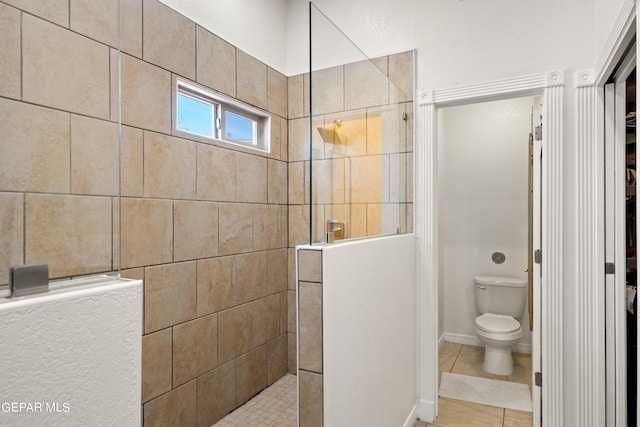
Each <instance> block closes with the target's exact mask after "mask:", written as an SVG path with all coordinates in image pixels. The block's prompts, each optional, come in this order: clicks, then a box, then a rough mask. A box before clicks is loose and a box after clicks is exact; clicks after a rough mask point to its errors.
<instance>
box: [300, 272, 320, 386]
mask: <svg viewBox="0 0 640 427" xmlns="http://www.w3.org/2000/svg"><path fill="white" fill-rule="evenodd" d="M298 293H299V298H298V322H299V330H298V337H299V345H300V350H299V353H300V354H299V358H300V359H299V360H298V363H299V364H300V369H304V370H307V371H313V372H317V373H322V285H321V284H319V283H310V282H302V281H301V282H300V285H299V287H298Z"/></svg>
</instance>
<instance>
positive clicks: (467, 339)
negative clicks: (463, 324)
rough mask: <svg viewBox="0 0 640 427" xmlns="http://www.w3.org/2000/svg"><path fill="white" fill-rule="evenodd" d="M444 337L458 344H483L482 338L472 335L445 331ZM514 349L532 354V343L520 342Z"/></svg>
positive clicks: (439, 344)
mask: <svg viewBox="0 0 640 427" xmlns="http://www.w3.org/2000/svg"><path fill="white" fill-rule="evenodd" d="M442 337H444V341H447V342H452V343H456V344H464V345H475V346H477V347H482V346H483V344H482V341H480V338H478V337H475V336H471V335H462V334H451V333H449V332H445V333H444V334H443V335H442ZM442 337H440V341H442ZM440 341H438V346H439V347H438V348H441V347H440V346H442V344H443V343H441V342H440ZM513 350H514V351H515V352H517V353H527V354H531V344H526V343H518V344H517V345H516V346H515V347H514V349H513Z"/></svg>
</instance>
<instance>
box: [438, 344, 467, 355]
mask: <svg viewBox="0 0 640 427" xmlns="http://www.w3.org/2000/svg"><path fill="white" fill-rule="evenodd" d="M461 349H462V344H457V343H453V342H445V343H444V344H443V345H442V348H441V349H440V354H450V355H452V356H457V355H458V354H459V353H460V350H461Z"/></svg>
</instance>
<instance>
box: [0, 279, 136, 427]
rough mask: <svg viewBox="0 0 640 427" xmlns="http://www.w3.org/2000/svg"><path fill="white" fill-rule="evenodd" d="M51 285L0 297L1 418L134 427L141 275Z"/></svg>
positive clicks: (19, 423) (48, 423)
mask: <svg viewBox="0 0 640 427" xmlns="http://www.w3.org/2000/svg"><path fill="white" fill-rule="evenodd" d="M105 280H106V281H105ZM74 284H75V286H73V285H74ZM69 285H70V286H71V287H67V288H64V286H69ZM56 286H57V289H56V290H50V291H49V292H47V293H43V294H38V295H31V296H24V297H20V298H10V299H4V298H2V299H0V324H2V327H1V328H0V367H1V369H0V384H2V386H1V387H0V403H2V406H1V408H0V425H3V426H4V425H11V426H27V425H29V426H36V425H37V426H45V425H46V426H52V427H58V426H59V427H66V426H107V425H112V426H123V427H124V426H131V427H133V426H139V425H140V423H141V408H142V406H141V405H140V392H141V391H140V390H141V384H142V379H141V369H142V366H141V364H142V281H141V280H125V279H123V280H117V279H104V280H99V281H97V280H96V279H95V278H94V279H77V280H72V281H64V282H56ZM52 287H53V286H52Z"/></svg>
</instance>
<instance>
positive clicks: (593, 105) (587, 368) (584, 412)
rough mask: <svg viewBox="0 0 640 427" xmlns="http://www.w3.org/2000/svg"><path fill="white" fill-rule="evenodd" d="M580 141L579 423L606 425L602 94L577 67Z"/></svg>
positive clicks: (589, 73)
mask: <svg viewBox="0 0 640 427" xmlns="http://www.w3.org/2000/svg"><path fill="white" fill-rule="evenodd" d="M575 81H576V82H577V87H576V97H577V106H576V107H577V108H576V115H577V129H576V136H577V142H578V150H577V152H576V154H577V156H578V159H577V160H578V161H577V165H576V166H577V179H576V186H577V188H576V203H577V213H578V218H577V219H578V220H577V222H576V226H577V229H576V239H577V241H576V248H577V250H578V251H579V254H578V256H577V257H576V283H578V286H577V288H576V290H577V295H576V297H577V301H578V304H577V320H578V322H577V325H576V327H577V334H578V337H579V339H578V342H577V355H578V357H579V363H578V364H577V369H578V373H577V381H578V387H577V389H576V391H577V392H578V394H579V396H578V399H577V403H578V408H577V411H576V412H577V413H576V424H577V425H580V426H585V427H588V426H592V427H599V426H603V425H605V414H606V411H605V410H604V409H605V407H606V401H605V388H606V387H605V363H604V360H605V358H604V356H605V352H604V349H605V335H604V324H605V322H604V320H605V318H604V316H605V312H604V306H603V304H602V303H601V301H602V294H603V289H602V283H603V278H604V263H605V260H604V245H603V244H602V243H601V242H603V241H604V218H603V215H604V210H603V209H602V206H603V203H602V202H603V199H604V186H603V183H604V162H599V161H598V159H599V158H602V154H603V153H602V150H603V147H602V145H601V144H599V139H598V137H597V119H596V117H597V105H598V96H597V95H598V94H597V90H596V86H595V76H594V73H593V71H592V70H585V71H580V72H577V73H576V76H575Z"/></svg>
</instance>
